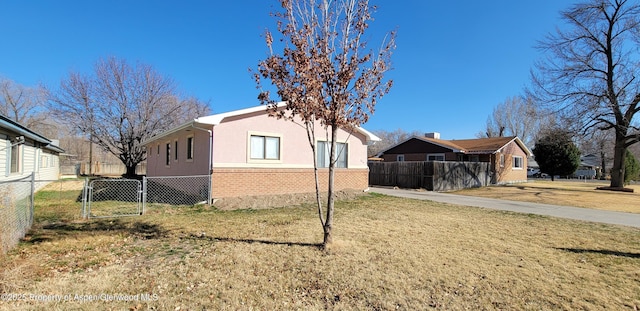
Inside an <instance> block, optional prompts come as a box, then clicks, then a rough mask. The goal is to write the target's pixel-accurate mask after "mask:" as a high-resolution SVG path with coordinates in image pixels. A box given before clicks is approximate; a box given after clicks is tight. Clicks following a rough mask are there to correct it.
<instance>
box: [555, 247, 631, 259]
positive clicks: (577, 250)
mask: <svg viewBox="0 0 640 311" xmlns="http://www.w3.org/2000/svg"><path fill="white" fill-rule="evenodd" d="M556 249H558V250H561V251H565V252H571V253H576V254H583V253H593V254H601V255H611V256H618V257H629V258H640V253H628V252H619V251H612V250H608V249H584V248H566V247H556Z"/></svg>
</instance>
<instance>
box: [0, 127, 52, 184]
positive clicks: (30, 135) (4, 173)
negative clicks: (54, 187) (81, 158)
mask: <svg viewBox="0 0 640 311" xmlns="http://www.w3.org/2000/svg"><path fill="white" fill-rule="evenodd" d="M62 152H64V150H62V149H61V148H60V147H58V146H57V142H55V141H53V140H50V139H48V138H46V137H44V136H42V135H40V134H38V133H35V132H33V131H31V130H29V129H28V128H26V127H24V126H22V125H20V124H18V123H17V122H14V121H12V120H10V119H9V118H6V117H4V116H1V115H0V181H10V180H14V179H19V178H22V177H26V176H29V175H31V173H35V179H36V180H41V181H51V180H57V179H58V177H59V173H60V168H59V155H60V153H62ZM39 184H40V185H43V184H42V183H39Z"/></svg>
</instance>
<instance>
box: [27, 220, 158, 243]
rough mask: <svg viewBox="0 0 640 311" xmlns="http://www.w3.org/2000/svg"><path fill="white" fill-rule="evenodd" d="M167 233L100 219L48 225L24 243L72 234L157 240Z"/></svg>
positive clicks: (144, 224) (145, 225) (152, 227)
mask: <svg viewBox="0 0 640 311" xmlns="http://www.w3.org/2000/svg"><path fill="white" fill-rule="evenodd" d="M167 232H168V231H167V230H166V229H164V228H162V226H159V225H157V224H151V223H147V222H142V221H136V222H132V223H129V222H123V221H121V220H119V219H109V220H106V219H100V220H95V221H88V222H57V223H52V224H46V225H44V226H42V228H41V229H36V230H33V231H32V232H31V233H30V234H29V235H28V236H27V237H25V239H24V242H26V243H31V244H36V243H40V242H46V241H53V240H58V239H63V238H65V237H67V236H69V235H71V234H78V233H80V234H81V233H91V234H113V233H127V234H131V235H134V236H137V237H139V238H142V239H157V238H161V237H164V236H166V234H167Z"/></svg>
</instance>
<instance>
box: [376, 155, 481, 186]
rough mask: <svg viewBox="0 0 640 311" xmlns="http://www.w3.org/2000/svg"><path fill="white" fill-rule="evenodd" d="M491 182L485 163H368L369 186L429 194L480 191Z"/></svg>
mask: <svg viewBox="0 0 640 311" xmlns="http://www.w3.org/2000/svg"><path fill="white" fill-rule="evenodd" d="M490 182H491V171H490V166H489V163H484V162H441V161H425V162H374V163H369V184H371V185H376V186H396V187H401V188H411V189H418V188H423V189H426V190H430V191H452V190H460V189H464V188H473V187H482V186H486V185H488V184H489V183H490Z"/></svg>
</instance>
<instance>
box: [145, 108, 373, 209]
mask: <svg viewBox="0 0 640 311" xmlns="http://www.w3.org/2000/svg"><path fill="white" fill-rule="evenodd" d="M279 106H280V109H283V107H284V106H283V104H282V103H281V104H280V105H279ZM316 130H317V131H319V133H316V139H317V142H318V144H317V154H316V155H315V156H314V155H313V153H312V151H311V148H310V146H309V141H308V138H307V132H306V130H305V128H304V127H303V126H301V125H299V124H297V123H294V122H292V121H286V120H279V119H276V118H274V117H270V116H269V115H268V113H267V110H266V106H257V107H252V108H247V109H242V110H237V111H231V112H226V113H220V114H214V115H210V116H205V117H200V118H197V119H195V120H192V121H190V122H187V123H185V124H183V125H181V126H179V127H177V128H174V129H172V130H169V131H167V132H164V133H161V134H159V135H157V136H154V137H152V138H151V139H150V140H148V141H145V142H143V145H144V146H146V148H147V176H149V177H156V176H189V175H208V174H209V172H210V171H211V174H212V182H211V183H212V185H211V191H212V197H213V198H224V197H240V196H261V195H281V194H292V193H311V192H314V191H315V183H314V178H313V167H314V166H313V159H314V157H315V158H316V160H317V162H318V166H319V167H320V168H321V169H320V170H319V173H320V186H321V187H322V188H321V190H322V191H326V184H327V176H328V169H326V167H328V160H329V156H328V152H329V150H328V145H327V143H326V141H327V135H326V133H325V132H324V130H323V127H322V126H321V125H320V124H319V123H318V124H317V125H316ZM320 132H322V133H320ZM379 140H380V139H379V138H378V137H376V136H375V135H373V134H371V133H370V132H368V131H366V130H364V129H362V128H356V129H355V130H354V131H353V132H348V131H346V130H340V132H339V133H338V147H339V151H340V152H339V155H338V162H337V166H336V167H337V169H336V175H335V176H336V178H335V187H336V190H346V189H355V190H365V189H367V187H368V172H369V169H368V166H367V145H368V144H369V143H371V142H375V141H379Z"/></svg>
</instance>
